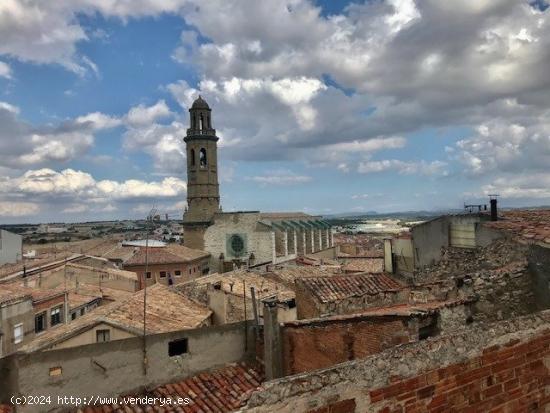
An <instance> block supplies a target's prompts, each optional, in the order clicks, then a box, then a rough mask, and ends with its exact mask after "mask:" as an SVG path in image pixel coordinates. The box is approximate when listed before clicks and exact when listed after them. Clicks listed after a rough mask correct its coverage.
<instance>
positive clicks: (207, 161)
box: [183, 96, 220, 249]
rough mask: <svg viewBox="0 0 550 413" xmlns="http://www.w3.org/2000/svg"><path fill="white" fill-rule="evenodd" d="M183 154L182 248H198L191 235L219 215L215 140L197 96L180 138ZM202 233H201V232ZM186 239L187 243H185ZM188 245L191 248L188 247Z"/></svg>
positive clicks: (204, 106) (207, 111)
mask: <svg viewBox="0 0 550 413" xmlns="http://www.w3.org/2000/svg"><path fill="white" fill-rule="evenodd" d="M183 140H184V142H185V144H186V151H187V211H186V213H185V215H184V217H183V224H184V229H185V235H184V237H185V245H186V246H189V247H190V248H199V249H202V245H200V244H202V243H203V242H199V240H195V241H193V240H191V239H190V238H195V237H193V236H192V237H189V235H191V234H192V233H195V232H197V230H198V229H199V228H200V227H203V228H204V229H205V228H206V227H207V226H208V225H210V223H211V221H212V218H213V216H214V214H215V213H217V212H220V193H219V184H218V148H217V142H218V137H217V136H216V130H215V129H214V128H213V127H212V110H211V109H210V106H208V103H206V101H205V100H204V99H203V98H202V96H199V97H198V98H197V99H196V100H195V101H194V102H193V105H192V106H191V108H190V109H189V129H187V135H186V136H185V138H184V139H183ZM201 232H202V231H201ZM188 240H189V242H188ZM190 244H192V245H190Z"/></svg>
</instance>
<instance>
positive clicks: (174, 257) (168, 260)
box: [124, 244, 210, 266]
mask: <svg viewBox="0 0 550 413" xmlns="http://www.w3.org/2000/svg"><path fill="white" fill-rule="evenodd" d="M145 250H146V248H138V250H137V251H136V253H135V254H134V255H133V256H132V257H130V258H129V259H128V260H126V261H125V262H124V265H128V266H130V265H145ZM148 250H149V251H148V253H147V254H148V260H149V264H152V265H154V264H175V263H187V262H191V261H195V260H198V259H201V258H207V257H208V256H210V254H209V253H208V252H205V251H201V250H195V249H192V248H187V247H185V246H183V245H179V244H170V245H167V246H166V247H153V248H148Z"/></svg>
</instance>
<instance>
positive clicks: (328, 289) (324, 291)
mask: <svg viewBox="0 0 550 413" xmlns="http://www.w3.org/2000/svg"><path fill="white" fill-rule="evenodd" d="M296 283H297V284H298V283H299V284H300V285H302V286H303V287H305V288H306V289H307V290H309V291H310V293H311V294H312V295H313V296H314V297H316V298H317V299H318V300H319V301H321V302H324V303H327V302H332V301H339V300H343V299H346V298H350V297H360V296H363V295H374V294H378V293H380V292H384V291H398V290H401V289H402V288H403V286H402V285H401V284H399V283H398V282H397V281H395V280H394V279H393V278H390V277H389V276H388V275H386V274H350V275H338V276H333V277H311V278H303V279H301V280H296Z"/></svg>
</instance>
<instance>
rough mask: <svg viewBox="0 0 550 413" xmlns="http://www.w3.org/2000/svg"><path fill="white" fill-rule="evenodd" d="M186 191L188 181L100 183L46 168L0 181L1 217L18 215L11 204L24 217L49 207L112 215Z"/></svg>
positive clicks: (72, 172)
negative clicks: (112, 213)
mask: <svg viewBox="0 0 550 413" xmlns="http://www.w3.org/2000/svg"><path fill="white" fill-rule="evenodd" d="M186 190H187V184H186V182H185V181H183V180H181V179H180V178H177V177H166V178H164V179H162V180H160V181H151V182H147V181H143V180H137V179H128V180H124V181H115V180H109V179H105V180H97V179H95V178H94V177H93V176H92V175H91V174H89V173H87V172H84V171H77V170H74V169H64V170H62V171H55V170H52V169H48V168H43V169H37V170H29V171H27V172H25V173H24V174H22V175H20V176H18V177H15V178H3V179H1V180H0V199H1V200H2V201H1V202H0V205H1V206H0V210H2V214H0V215H4V216H15V215H13V214H14V213H15V212H12V213H11V215H10V213H9V212H8V211H9V209H10V205H19V204H21V205H22V209H21V211H23V212H24V215H33V214H37V213H39V212H40V213H42V212H44V209H47V208H55V209H56V210H58V211H62V212H63V213H70V214H75V213H80V212H86V211H96V212H112V211H116V210H119V209H122V210H126V209H128V207H122V208H119V207H120V206H121V205H125V204H129V205H130V206H131V205H132V204H136V203H143V202H144V201H147V202H149V203H150V204H153V203H156V204H162V203H165V202H169V203H173V202H174V200H177V199H183V198H185V193H186ZM35 206H36V207H35ZM23 207H24V208H23ZM23 212H22V214H23Z"/></svg>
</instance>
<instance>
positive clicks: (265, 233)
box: [183, 96, 336, 272]
mask: <svg viewBox="0 0 550 413" xmlns="http://www.w3.org/2000/svg"><path fill="white" fill-rule="evenodd" d="M211 112H212V111H211V109H210V107H209V106H208V104H207V103H206V101H205V100H204V99H202V97H200V96H199V98H198V99H197V100H195V102H193V105H192V106H191V108H190V109H189V114H190V127H189V129H187V136H186V137H185V138H184V141H185V143H186V152H187V205H188V209H187V210H186V212H185V214H184V218H183V227H184V236H183V237H184V244H185V245H186V246H188V247H190V248H194V249H198V250H204V251H207V252H209V253H210V254H211V258H210V268H211V270H212V271H213V272H225V271H230V270H232V269H233V268H234V267H237V268H240V267H241V266H243V265H244V266H248V267H251V266H255V265H263V264H270V263H273V264H275V263H280V262H284V261H288V260H292V259H295V258H296V257H297V256H298V255H303V254H310V253H319V252H321V251H326V254H325V255H326V258H336V257H335V251H333V249H332V247H333V240H332V229H331V226H330V225H329V224H328V223H326V222H325V221H323V220H322V219H321V218H320V217H315V216H311V215H307V214H304V213H261V212H259V211H241V212H222V209H221V206H220V193H219V184H218V153H217V142H218V137H217V136H216V130H215V129H214V128H213V127H212V118H211Z"/></svg>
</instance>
